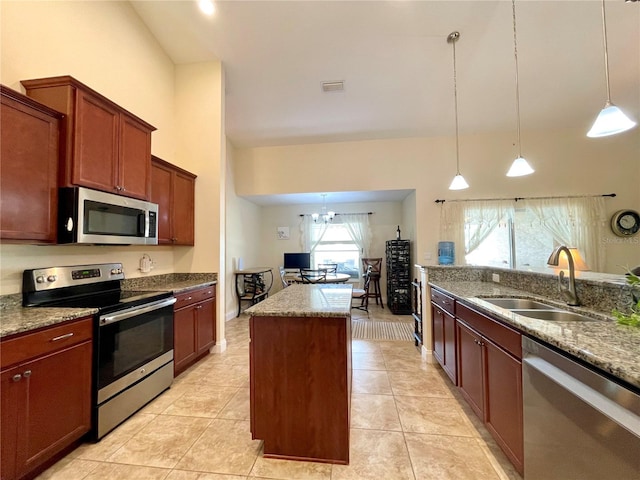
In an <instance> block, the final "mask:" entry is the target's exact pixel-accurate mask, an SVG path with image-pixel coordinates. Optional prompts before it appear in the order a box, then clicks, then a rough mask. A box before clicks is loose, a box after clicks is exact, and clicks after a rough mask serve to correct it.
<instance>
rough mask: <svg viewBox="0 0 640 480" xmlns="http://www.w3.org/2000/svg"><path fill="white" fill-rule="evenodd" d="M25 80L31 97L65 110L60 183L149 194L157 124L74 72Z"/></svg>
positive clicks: (133, 194)
mask: <svg viewBox="0 0 640 480" xmlns="http://www.w3.org/2000/svg"><path fill="white" fill-rule="evenodd" d="M21 83H22V85H23V86H24V87H25V89H26V91H27V95H28V96H29V97H31V98H34V99H36V100H38V101H39V102H41V103H44V104H45V105H47V106H49V107H51V108H54V109H56V110H59V111H61V112H63V113H64V114H65V132H66V138H65V142H64V156H63V159H64V162H63V168H62V170H61V172H60V173H61V175H60V186H72V185H80V186H83V187H88V188H93V189H95V190H102V191H105V192H110V193H116V194H120V195H125V196H128V197H134V198H140V199H143V200H148V199H149V195H150V189H151V132H153V131H154V130H155V127H153V126H152V125H149V124H148V123H146V122H145V121H143V120H141V119H140V118H138V117H136V116H135V115H133V114H132V113H130V112H128V111H126V110H125V109H123V108H122V107H120V106H118V105H116V104H115V103H113V102H112V101H111V100H109V99H107V98H106V97H104V96H102V95H100V94H99V93H98V92H96V91H94V90H92V89H91V88H89V87H88V86H86V85H84V84H83V83H81V82H79V81H78V80H76V79H74V78H73V77H70V76H61V77H51V78H41V79H34V80H23V81H22V82H21Z"/></svg>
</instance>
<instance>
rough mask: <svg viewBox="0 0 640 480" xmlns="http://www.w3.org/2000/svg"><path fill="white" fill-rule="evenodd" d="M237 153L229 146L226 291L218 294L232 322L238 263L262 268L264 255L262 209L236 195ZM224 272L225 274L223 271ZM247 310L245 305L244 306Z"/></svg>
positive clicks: (234, 310) (235, 308) (235, 306)
mask: <svg viewBox="0 0 640 480" xmlns="http://www.w3.org/2000/svg"><path fill="white" fill-rule="evenodd" d="M233 158H234V149H233V145H231V144H230V143H227V155H226V162H227V170H226V172H227V174H226V195H225V198H226V207H227V214H226V238H225V269H224V276H225V278H226V280H227V281H226V288H225V289H224V291H223V290H219V292H220V293H219V295H220V296H223V297H224V298H225V305H226V310H225V312H224V317H225V318H226V319H227V320H229V319H231V318H234V317H235V316H236V314H237V313H238V300H237V297H236V291H235V283H234V282H235V276H234V274H233V272H234V270H236V268H237V265H238V261H239V259H240V258H242V261H243V263H244V265H245V266H248V267H249V266H258V265H261V264H262V261H261V258H260V257H261V251H262V249H263V246H262V243H261V242H260V241H259V238H260V222H261V208H260V207H259V206H258V205H255V204H254V203H251V202H249V201H247V200H245V199H243V198H240V197H238V196H237V195H236V194H235V189H234V178H235V171H234V162H233ZM221 271H222V270H221ZM245 306H246V305H245Z"/></svg>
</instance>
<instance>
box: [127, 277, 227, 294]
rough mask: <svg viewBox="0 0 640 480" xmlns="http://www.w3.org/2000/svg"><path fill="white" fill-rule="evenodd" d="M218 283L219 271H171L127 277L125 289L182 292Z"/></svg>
mask: <svg viewBox="0 0 640 480" xmlns="http://www.w3.org/2000/svg"><path fill="white" fill-rule="evenodd" d="M214 283H218V274H217V273H169V274H166V275H153V276H150V277H139V278H127V279H125V280H123V281H122V289H123V290H162V291H169V292H173V293H181V292H184V291H186V290H191V289H193V288H198V287H206V286H207V285H213V284H214Z"/></svg>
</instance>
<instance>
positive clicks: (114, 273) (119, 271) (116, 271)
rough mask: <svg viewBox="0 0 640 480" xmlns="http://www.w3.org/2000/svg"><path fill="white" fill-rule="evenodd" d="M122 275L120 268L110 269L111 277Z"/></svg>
mask: <svg viewBox="0 0 640 480" xmlns="http://www.w3.org/2000/svg"><path fill="white" fill-rule="evenodd" d="M120 273H122V269H121V268H112V269H111V275H118V274H120Z"/></svg>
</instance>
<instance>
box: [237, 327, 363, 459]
mask: <svg viewBox="0 0 640 480" xmlns="http://www.w3.org/2000/svg"><path fill="white" fill-rule="evenodd" d="M249 331H250V336H251V342H250V344H249V365H250V372H251V373H250V396H251V397H250V398H251V400H250V408H251V438H252V439H254V440H255V439H260V440H263V441H264V443H263V451H264V457H265V458H281V459H288V460H304V461H316V462H326V463H335V464H348V463H349V432H350V430H349V418H350V411H351V317H320V316H311V317H276V316H264V317H260V316H257V317H256V316H252V317H251V318H250V320H249Z"/></svg>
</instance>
